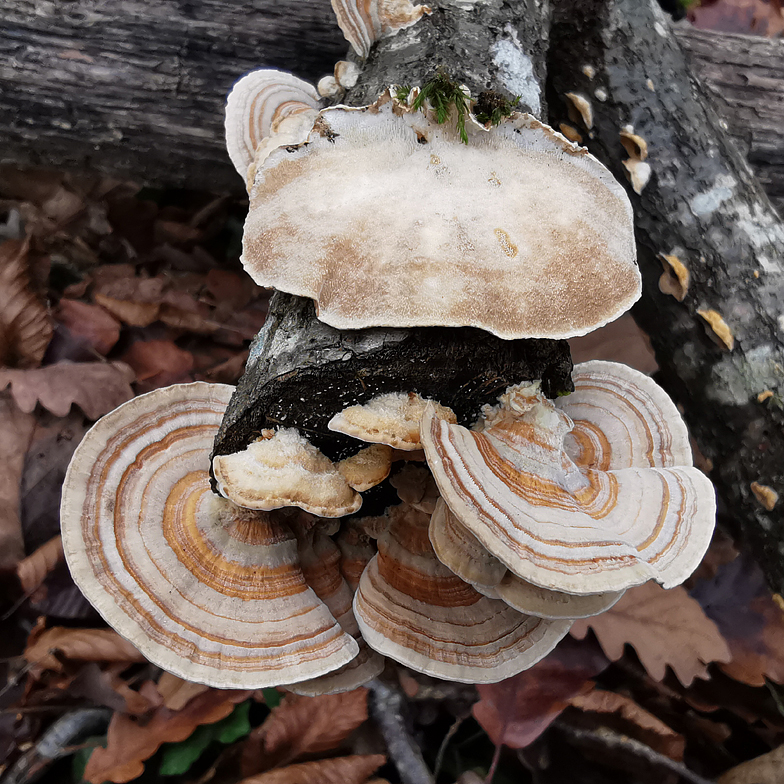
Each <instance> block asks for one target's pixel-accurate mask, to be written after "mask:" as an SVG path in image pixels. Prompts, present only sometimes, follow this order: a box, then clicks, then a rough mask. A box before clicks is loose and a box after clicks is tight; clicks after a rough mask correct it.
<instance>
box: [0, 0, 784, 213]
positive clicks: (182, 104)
mask: <svg viewBox="0 0 784 784" xmlns="http://www.w3.org/2000/svg"><path fill="white" fill-rule="evenodd" d="M3 15H4V20H3V27H2V29H1V30H0V138H2V139H3V145H2V148H0V163H6V164H14V165H16V166H21V167H25V166H41V167H60V168H66V169H85V168H91V169H97V170H99V171H103V172H107V173H110V174H116V175H121V176H129V177H132V178H133V179H135V180H137V181H143V182H145V183H146V184H150V185H175V186H183V187H191V188H209V189H212V190H223V189H226V190H230V191H235V192H238V193H239V192H241V189H242V182H241V180H240V178H239V177H237V175H236V173H235V172H234V170H233V168H232V167H231V164H230V163H229V160H228V157H227V155H226V152H225V147H224V142H223V127H222V123H223V103H224V100H225V96H226V93H227V92H228V91H229V88H230V87H231V85H232V83H233V82H234V81H235V80H236V79H237V78H238V77H239V76H240V75H242V74H243V73H245V72H246V71H249V70H251V69H253V68H257V67H260V66H268V67H274V68H281V69H284V70H287V71H291V72H293V73H295V74H297V75H298V76H300V77H302V78H304V79H308V80H311V81H314V82H315V81H316V80H318V78H319V77H321V76H323V75H325V74H327V73H330V72H331V70H332V67H333V65H334V63H335V62H336V61H337V60H338V59H340V58H343V57H345V56H346V52H347V50H348V46H347V44H346V42H345V40H344V39H343V36H342V35H341V33H340V30H339V29H338V27H337V25H336V24H335V22H334V17H333V14H332V10H331V8H330V4H329V0H310V1H309V2H306V3H302V2H296V1H295V0H276V2H269V1H267V2H260V1H259V0H257V1H256V2H243V3H228V2H221V1H220V0H196V1H195V2H188V3H183V2H173V0H165V1H164V2H160V3H148V2H144V1H143V0H134V1H133V2H128V3H122V4H116V3H112V4H105V3H102V2H98V0H84V2H79V3H53V2H43V3H42V2H33V0H10V2H9V3H6V4H5V7H4V10H3ZM677 31H678V32H677V35H678V39H679V40H680V42H681V43H682V44H683V45H684V46H685V47H686V48H687V49H688V50H689V51H690V52H691V53H692V55H693V57H694V58H695V61H696V63H697V70H698V72H699V73H700V75H701V76H702V78H703V79H704V80H705V81H706V82H707V84H708V86H709V87H710V88H711V90H712V92H713V93H714V95H716V96H717V100H718V103H719V110H720V111H721V112H722V113H723V114H724V116H725V117H726V119H727V122H728V125H729V130H730V133H731V134H732V136H733V137H734V138H735V140H736V142H738V144H739V146H740V149H741V150H743V151H744V152H745V153H746V154H747V156H748V159H749V162H750V163H751V164H752V166H753V167H754V169H755V172H756V173H757V175H758V176H759V177H760V180H761V181H762V183H763V184H764V185H765V187H766V189H767V190H768V193H769V195H770V196H771V198H772V199H774V202H775V203H776V204H777V206H778V207H779V210H780V211H781V209H782V207H784V141H782V138H783V137H782V135H781V133H780V130H779V129H780V128H781V127H782V125H783V124H784V99H783V98H782V96H784V42H782V41H781V40H776V41H774V40H768V39H765V38H754V37H750V36H741V35H727V34H720V33H713V32H709V31H705V30H696V29H694V28H691V27H690V26H688V25H686V24H681V25H679V26H677Z"/></svg>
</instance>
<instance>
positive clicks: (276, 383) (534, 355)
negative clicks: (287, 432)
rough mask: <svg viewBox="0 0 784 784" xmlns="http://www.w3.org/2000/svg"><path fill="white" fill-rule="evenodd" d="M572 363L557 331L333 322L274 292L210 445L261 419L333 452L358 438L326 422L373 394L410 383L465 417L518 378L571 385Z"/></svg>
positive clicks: (256, 429) (220, 449) (222, 449)
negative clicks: (536, 334) (496, 332)
mask: <svg viewBox="0 0 784 784" xmlns="http://www.w3.org/2000/svg"><path fill="white" fill-rule="evenodd" d="M571 371H572V362H571V358H570V354H569V347H568V344H567V343H566V341H563V340H501V339H500V338H496V337H494V336H493V335H491V334H490V333H488V332H484V331H482V330H479V329H471V328H465V329H447V328H443V327H427V328H422V329H399V330H390V329H387V330H382V329H363V330H356V331H345V330H337V329H333V328H332V327H328V326H327V325H326V324H322V323H321V322H320V321H317V320H316V319H315V312H314V308H313V303H312V302H311V301H310V300H307V299H303V298H301V297H293V296H291V295H289V294H281V293H276V294H275V295H274V296H273V300H272V302H271V303H270V317H269V318H268V320H267V323H266V324H265V326H264V328H263V329H262V331H261V332H260V333H259V335H258V337H257V338H256V341H255V343H254V344H253V347H252V349H251V353H250V356H249V358H248V363H247V365H246V369H245V375H244V376H243V377H242V379H241V380H240V383H239V386H238V387H237V392H236V394H235V397H234V398H233V399H232V403H231V405H230V406H229V409H228V411H227V413H226V416H225V417H224V419H223V423H222V425H221V429H220V432H219V433H218V436H217V439H216V446H215V453H216V454H227V453H230V452H238V451H240V450H242V449H244V448H245V447H246V446H247V444H248V442H249V441H250V440H252V439H253V438H256V437H258V436H259V435H260V434H261V431H262V429H264V428H276V427H297V428H298V429H299V430H300V431H301V432H302V433H303V434H304V435H306V436H307V437H308V438H309V439H310V441H311V443H312V444H314V446H317V447H318V448H319V449H321V450H322V451H323V452H324V453H325V454H327V455H328V456H329V457H331V458H333V459H337V458H342V457H345V456H346V455H348V454H353V453H355V452H357V451H358V449H359V448H360V447H361V446H363V445H362V444H361V443H360V442H359V441H357V440H356V439H353V438H349V437H347V436H343V435H341V434H340V433H333V432H332V431H330V430H328V429H327V422H328V421H329V420H330V419H331V418H332V417H333V416H334V414H336V413H337V412H338V411H341V410H342V409H344V408H346V407H348V406H350V405H354V404H355V403H360V404H361V403H365V402H367V401H368V400H370V399H371V398H373V397H375V396H376V395H379V394H382V393H384V392H418V393H419V394H421V395H422V396H423V397H427V398H434V399H436V400H438V401H440V402H441V403H443V404H445V405H448V406H450V407H451V408H452V409H453V410H454V411H455V413H456V414H457V416H458V419H459V421H460V422H461V423H462V424H465V425H470V424H472V423H473V422H474V420H475V419H476V418H477V416H478V415H479V412H480V409H481V406H482V405H483V404H484V403H491V402H492V403H495V402H496V399H497V398H498V396H499V395H500V394H501V393H502V392H503V391H504V390H505V389H506V388H507V387H508V386H510V385H512V384H516V383H518V382H519V381H522V380H525V379H542V388H543V390H544V393H545V394H546V395H548V396H550V397H555V396H556V395H558V394H559V393H561V392H569V391H571V390H572V389H573V386H572V381H571ZM238 401H241V402H240V404H237V402H238Z"/></svg>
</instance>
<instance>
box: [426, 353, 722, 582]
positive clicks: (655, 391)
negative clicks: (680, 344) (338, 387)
mask: <svg viewBox="0 0 784 784" xmlns="http://www.w3.org/2000/svg"><path fill="white" fill-rule="evenodd" d="M573 378H574V383H575V392H574V393H572V395H570V396H568V397H564V398H559V399H558V401H556V403H555V404H553V403H552V402H550V401H549V400H547V399H546V398H544V397H543V396H542V395H541V394H540V393H539V391H538V387H537V385H536V384H521V385H519V386H516V387H511V388H510V389H509V390H508V391H507V393H506V394H505V395H503V396H502V397H501V398H500V401H499V405H498V406H495V407H489V406H488V407H486V408H485V411H484V417H483V420H482V421H481V422H480V424H479V426H478V427H477V429H476V430H474V431H471V430H468V429H466V428H463V427H459V426H457V425H451V424H449V423H447V422H444V421H443V420H439V419H437V418H436V417H435V416H434V415H433V413H432V412H431V411H428V412H427V413H426V414H425V417H424V419H423V424H422V440H423V443H424V446H425V453H426V455H427V460H428V465H429V466H430V468H431V470H432V472H433V476H434V478H435V480H436V482H437V484H438V487H439V490H440V492H441V495H442V497H443V499H444V501H445V502H446V504H447V505H448V507H449V510H450V511H451V512H452V513H453V515H454V517H455V518H456V519H457V521H458V522H459V523H460V524H462V525H463V526H465V527H466V528H467V529H468V530H469V531H470V532H471V533H472V534H473V535H474V537H476V539H477V540H478V542H479V543H481V545H482V546H483V547H484V548H486V549H487V550H488V551H489V552H490V553H491V554H492V555H494V556H496V557H497V558H498V560H499V561H501V562H502V563H503V564H504V565H505V566H506V567H507V568H508V569H509V571H510V572H512V573H513V574H515V575H517V576H518V577H519V578H521V579H522V580H524V581H526V582H530V583H532V584H533V585H536V586H539V587H541V588H546V589H548V590H551V591H557V592H561V593H570V594H578V595H596V594H606V593H609V592H616V591H621V590H623V589H625V588H628V587H631V586H633V585H639V584H640V583H643V582H645V581H647V580H650V579H654V580H657V581H658V582H660V583H661V584H662V585H664V587H666V588H669V587H672V586H675V585H678V584H680V583H681V582H682V581H683V580H684V579H686V577H688V576H689V575H690V574H691V572H692V571H693V570H694V569H695V568H696V566H697V564H698V563H699V561H700V560H701V558H702V556H703V554H704V553H705V550H706V548H707V546H708V543H709V541H710V537H711V534H712V532H713V526H714V522H715V512H716V504H715V495H714V491H713V487H712V485H711V483H710V481H709V480H708V478H707V477H706V476H705V475H704V474H702V473H701V472H700V471H699V470H698V469H696V468H694V467H692V457H691V450H690V448H689V444H688V435H687V432H686V427H685V425H684V423H683V420H682V419H681V417H680V415H679V413H678V411H677V409H676V408H675V405H674V404H673V403H672V401H671V400H670V399H669V398H668V397H667V395H666V394H665V393H664V391H663V390H661V389H660V388H659V387H658V386H657V385H656V384H655V383H654V382H653V381H652V380H651V379H649V378H648V377H647V376H644V375H643V374H641V373H639V372H637V371H635V370H632V369H631V368H628V367H626V366H624V365H618V364H616V363H610V362H598V361H594V362H587V363H584V364H582V365H578V366H577V367H576V368H575V372H574V374H573ZM496 590H498V589H497V587H496Z"/></svg>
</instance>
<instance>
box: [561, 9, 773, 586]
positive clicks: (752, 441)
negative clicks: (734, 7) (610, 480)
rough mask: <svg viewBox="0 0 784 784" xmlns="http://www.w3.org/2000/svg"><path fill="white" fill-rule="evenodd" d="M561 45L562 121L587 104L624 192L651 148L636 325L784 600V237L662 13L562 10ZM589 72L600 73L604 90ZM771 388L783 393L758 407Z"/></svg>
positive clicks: (598, 147) (729, 509) (603, 155)
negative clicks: (681, 275) (674, 288)
mask: <svg viewBox="0 0 784 784" xmlns="http://www.w3.org/2000/svg"><path fill="white" fill-rule="evenodd" d="M551 36H552V49H551V52H552V56H551V59H550V62H549V66H550V71H549V74H548V75H549V78H550V79H551V85H552V88H553V89H552V94H551V117H552V119H553V120H554V121H558V120H564V119H565V116H566V110H565V107H564V104H563V103H562V102H561V100H560V96H562V95H563V94H564V93H566V92H568V91H578V92H582V93H584V94H585V95H587V96H589V97H590V98H591V100H592V102H593V108H594V127H593V130H592V131H591V133H590V134H589V135H588V136H589V138H586V142H587V145H588V147H589V149H590V150H591V151H592V152H593V153H594V154H595V155H597V157H599V158H600V159H601V160H602V161H603V162H604V163H605V164H606V165H607V166H608V167H609V168H610V169H611V170H612V171H613V172H614V174H615V175H616V176H617V177H618V179H619V180H621V181H623V180H624V169H623V167H622V165H621V162H622V160H623V159H624V158H626V157H627V156H626V155H625V153H624V150H623V148H622V147H621V145H620V139H619V131H620V130H621V129H622V128H623V127H624V126H625V125H627V124H632V125H633V126H634V130H635V133H637V134H639V135H640V136H642V137H643V138H644V139H645V140H646V141H647V143H648V148H649V152H650V155H649V158H648V162H649V163H650V164H651V166H652V169H653V176H652V177H651V180H650V182H649V183H648V185H647V187H645V189H644V190H643V191H642V194H641V195H640V196H637V195H636V194H635V193H632V192H630V197H631V199H632V204H633V206H634V210H635V224H636V231H637V241H638V255H639V263H640V267H641V270H642V274H643V287H644V292H643V297H642V300H641V301H640V303H639V304H638V305H637V306H635V308H634V310H633V314H634V316H635V318H636V319H637V321H638V323H639V324H640V325H641V326H642V328H643V329H644V330H645V331H646V332H647V333H648V334H649V335H650V337H651V340H652V342H653V346H654V349H655V351H656V358H657V360H658V362H659V365H660V367H661V381H662V383H663V384H664V385H665V387H666V388H667V389H668V391H669V392H670V394H671V395H672V396H673V397H674V399H675V400H676V401H677V402H678V403H679V404H681V406H682V407H683V409H684V412H685V417H686V420H687V422H688V424H689V426H690V428H691V430H692V432H693V434H694V436H695V438H696V440H697V442H698V444H699V446H700V448H701V450H702V451H703V453H704V454H705V455H706V456H707V457H708V458H709V459H710V460H711V461H712V463H713V466H714V467H713V470H712V471H711V478H712V479H713V481H714V483H715V484H716V487H717V490H718V493H719V498H720V501H721V502H722V508H723V511H724V516H725V519H726V520H727V521H728V522H730V523H731V524H732V525H733V526H735V530H738V529H740V530H742V532H743V534H744V535H745V536H746V537H747V539H748V541H749V543H750V544H751V546H752V549H753V551H754V553H755V555H756V557H757V558H758V560H759V561H760V562H761V564H762V566H763V567H764V568H765V571H766V574H767V576H768V578H769V580H770V582H771V584H772V585H773V587H774V588H775V590H777V591H781V590H782V589H784V558H782V552H784V526H783V525H782V522H784V515H782V510H784V416H783V415H782V409H781V406H782V395H783V394H784V227H782V225H781V223H780V220H779V218H778V216H777V215H776V213H775V211H774V210H773V209H772V207H771V205H770V202H769V201H768V199H767V197H766V195H765V193H764V192H763V190H762V188H761V187H760V184H759V182H758V181H757V180H756V179H755V178H754V176H753V174H752V173H751V171H750V170H749V168H748V166H747V165H746V162H745V161H744V160H743V158H742V156H741V155H740V153H739V152H738V151H737V149H736V148H735V147H734V145H733V144H732V142H731V141H730V139H729V138H728V136H727V134H726V133H725V132H724V130H723V127H722V121H721V120H720V119H719V117H718V116H717V115H716V113H715V112H714V110H713V108H712V106H711V102H710V101H709V100H708V99H707V98H706V97H705V95H704V94H703V91H702V90H701V89H700V86H699V85H698V83H697V82H696V81H695V80H694V79H693V78H691V77H690V76H689V71H688V64H687V62H686V60H685V57H684V53H683V52H682V50H681V48H680V46H679V45H678V43H677V40H676V39H675V37H674V36H673V34H672V31H671V29H670V27H669V24H668V20H667V19H666V17H665V16H664V15H663V14H662V13H661V12H660V11H659V9H658V7H657V6H656V5H655V3H653V2H649V0H645V2H640V1H639V0H594V2H585V3H580V4H574V3H570V2H566V0H563V2H561V3H559V4H558V7H557V9H556V16H555V19H554V25H553V28H552V31H551ZM584 65H591V66H593V67H594V68H595V70H596V75H595V76H594V78H593V79H589V78H588V77H587V76H586V75H585V74H584V72H583V70H582V68H583V66H584ZM648 80H651V84H649V83H648ZM651 86H652V87H653V89H651ZM597 90H599V91H603V93H604V94H602V92H599V95H600V96H602V97H604V98H605V100H604V101H601V100H598V99H597V98H596V95H597ZM660 253H665V254H674V255H676V256H678V257H679V258H680V259H681V261H682V262H683V263H684V264H685V265H686V267H687V268H688V269H689V271H690V273H691V284H690V286H689V289H688V292H687V294H686V297H685V299H684V300H683V302H678V301H677V300H676V299H675V298H674V297H673V296H670V295H668V294H663V293H662V292H661V291H660V290H659V278H660V276H661V274H662V269H663V268H662V263H661V261H660V260H659V258H658V254H660ZM700 309H703V310H704V309H713V310H716V311H718V312H719V313H720V314H721V316H722V317H723V318H724V320H725V321H726V323H727V324H728V325H729V327H730V329H731V331H732V333H733V335H734V338H735V346H734V348H733V349H732V350H731V351H730V350H726V349H723V348H721V347H719V346H718V345H717V344H716V343H715V342H714V341H713V340H712V339H711V337H710V335H709V332H710V330H709V329H708V328H707V325H706V323H705V321H704V320H703V319H702V318H701V317H700V316H699V315H698V313H697V311H698V310H700ZM765 390H770V391H771V392H773V393H774V394H773V395H772V396H771V397H769V398H768V399H767V400H765V401H764V402H758V400H757V396H758V395H759V393H761V392H764V391H765ZM752 482H758V483H760V484H762V485H766V486H768V487H771V488H773V489H774V490H776V491H777V492H778V493H779V494H780V495H781V496H782V500H780V501H779V503H778V504H777V505H776V507H774V509H773V511H768V510H766V509H765V508H764V507H763V505H762V504H761V503H760V502H759V501H758V500H757V499H756V498H755V497H754V495H753V494H752V491H751V483H752Z"/></svg>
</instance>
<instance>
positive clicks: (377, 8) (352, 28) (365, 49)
mask: <svg viewBox="0 0 784 784" xmlns="http://www.w3.org/2000/svg"><path fill="white" fill-rule="evenodd" d="M332 10H333V11H334V12H335V16H336V17H337V21H338V27H340V29H341V30H342V31H343V35H344V36H345V38H346V40H347V41H348V42H349V43H350V44H351V46H352V48H353V49H354V51H355V52H356V53H357V54H358V55H359V56H360V57H362V58H365V57H367V56H368V55H369V54H370V47H371V46H373V44H374V43H375V42H376V41H378V40H379V39H380V38H386V37H387V36H390V35H394V34H395V33H397V32H398V31H399V30H403V29H405V28H406V27H411V25H412V24H416V22H418V21H419V20H420V19H421V18H422V16H423V15H424V14H430V13H432V11H431V9H430V8H429V7H428V6H426V5H416V6H415V5H413V4H412V3H411V0H332Z"/></svg>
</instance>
